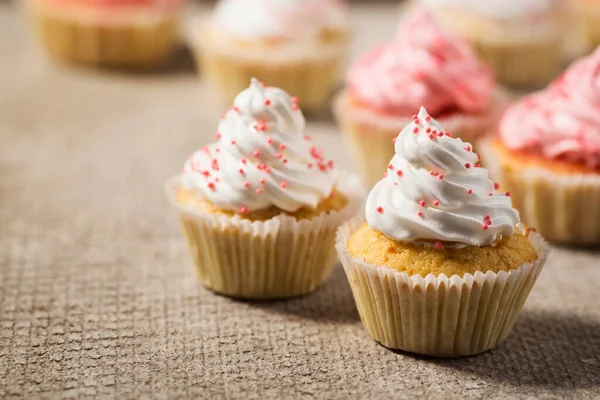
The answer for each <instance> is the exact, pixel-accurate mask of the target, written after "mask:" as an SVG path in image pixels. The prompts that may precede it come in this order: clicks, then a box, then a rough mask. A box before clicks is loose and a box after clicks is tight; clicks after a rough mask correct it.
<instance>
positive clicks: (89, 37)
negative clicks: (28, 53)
mask: <svg viewBox="0 0 600 400" xmlns="http://www.w3.org/2000/svg"><path fill="white" fill-rule="evenodd" d="M26 5H27V10H28V11H29V12H30V14H31V15H32V16H33V22H34V24H35V27H36V30H37V32H38V34H39V36H40V39H41V42H42V44H43V45H44V47H45V48H46V50H47V52H48V54H49V55H50V56H52V57H53V58H55V59H57V60H59V61H63V62H72V63H81V64H91V65H101V66H113V67H136V68H147V67H154V66H157V65H159V64H161V63H162V62H163V61H164V60H165V58H166V57H167V56H168V55H169V52H170V51H171V50H172V49H173V48H174V47H175V45H176V43H177V40H178V33H179V32H178V20H179V14H180V11H181V8H182V1H181V0H108V1H95V0H27V1H26Z"/></svg>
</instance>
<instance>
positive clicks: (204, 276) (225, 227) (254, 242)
mask: <svg viewBox="0 0 600 400" xmlns="http://www.w3.org/2000/svg"><path fill="white" fill-rule="evenodd" d="M336 187H337V189H338V190H340V191H341V192H342V193H344V194H345V195H347V196H348V198H349V203H348V204H347V206H346V207H345V208H344V209H343V210H340V211H339V212H329V213H323V214H322V215H321V216H318V217H316V218H313V219H311V220H300V221H298V220H296V219H295V218H293V217H288V216H285V215H282V216H277V217H275V218H272V219H269V220H267V221H264V222H262V221H254V222H252V221H249V220H244V219H240V218H239V217H238V216H235V217H227V216H224V215H221V216H216V215H212V214H205V213H200V212H198V211H197V210H195V209H194V208H192V207H188V206H184V205H182V204H181V203H179V202H177V200H176V194H177V192H178V189H179V188H180V186H179V177H175V178H173V179H171V180H170V181H169V182H168V183H167V187H166V189H167V196H168V198H169V200H170V202H171V204H172V205H173V206H175V208H176V209H177V211H178V213H179V217H180V220H181V223H182V226H183V233H184V235H185V237H186V238H187V242H188V245H189V248H190V251H191V253H192V257H193V259H194V263H195V266H196V271H197V274H198V277H199V279H200V281H201V282H202V283H203V284H204V285H205V286H206V287H208V288H209V289H211V290H213V291H215V292H218V293H221V294H224V295H228V296H232V297H238V298H245V299H275V298H286V297H293V296H298V295H304V294H308V293H310V292H312V291H314V290H315V289H316V288H317V287H318V286H319V285H321V284H322V283H323V282H325V280H327V278H328V277H329V276H330V275H331V272H332V271H333V267H334V265H335V261H336V256H335V249H334V243H335V232H336V229H337V228H338V227H339V226H340V225H341V224H343V223H344V222H345V221H347V220H349V219H350V218H352V217H353V216H354V215H355V214H356V213H357V212H358V209H359V207H360V205H361V204H362V197H363V189H362V187H361V186H360V183H359V180H358V177H356V176H352V175H343V176H341V177H340V180H339V182H338V184H337V186H336Z"/></svg>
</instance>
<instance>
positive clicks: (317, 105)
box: [192, 0, 349, 111]
mask: <svg viewBox="0 0 600 400" xmlns="http://www.w3.org/2000/svg"><path fill="white" fill-rule="evenodd" d="M346 20H347V15H346V7H345V3H344V2H343V1H340V0H221V1H220V2H219V3H218V5H217V6H216V9H215V10H214V12H213V14H212V16H211V17H210V19H209V20H208V21H206V22H205V23H204V24H202V25H203V26H201V27H199V29H198V31H196V32H194V33H193V39H192V41H193V47H195V49H196V54H197V57H196V58H197V63H198V66H199V68H201V69H202V72H203V73H204V74H205V75H206V77H207V79H208V80H209V81H211V82H212V84H213V86H214V87H215V88H216V89H217V91H218V92H219V93H220V95H221V97H222V99H223V100H224V101H225V102H227V103H228V104H229V102H231V101H232V100H233V98H234V97H235V96H236V95H237V94H238V93H239V92H240V91H241V90H243V89H244V88H245V87H246V85H247V82H248V80H249V79H250V78H251V77H253V76H256V77H257V78H258V79H260V80H262V81H264V82H265V83H266V84H268V85H272V86H277V87H280V88H282V89H283V90H286V91H287V92H289V93H295V94H297V95H298V96H299V97H300V98H301V99H302V108H303V110H305V111H318V110H320V109H322V108H325V107H326V105H327V101H328V99H329V95H330V92H331V89H332V87H333V85H334V84H335V83H336V81H337V79H338V75H339V69H340V66H341V62H342V61H343V57H344V53H345V50H346V45H347V41H348V35H349V28H348V25H347V21H346Z"/></svg>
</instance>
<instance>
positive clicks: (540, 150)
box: [481, 49, 600, 245]
mask: <svg viewBox="0 0 600 400" xmlns="http://www.w3.org/2000/svg"><path fill="white" fill-rule="evenodd" d="M599 82H600V49H598V50H596V51H595V52H594V53H593V54H591V55H589V56H588V57H586V58H583V59H581V60H579V61H577V62H575V63H573V64H572V65H571V66H570V67H569V68H568V69H567V70H566V71H565V72H564V73H563V75H562V76H561V77H559V78H558V79H557V80H556V81H555V82H554V83H552V84H551V85H550V86H549V87H548V88H547V89H545V90H543V91H540V92H537V93H534V94H531V95H529V96H527V97H525V98H524V99H523V100H522V101H520V102H518V103H517V104H515V105H514V106H512V107H511V108H510V109H509V110H507V112H506V114H505V115H504V117H503V118H502V121H501V122H500V125H499V135H498V137H497V138H496V139H493V140H486V141H485V142H484V143H482V145H481V150H482V153H481V154H482V156H483V159H484V162H485V163H486V165H487V166H488V167H489V168H490V172H491V173H492V174H493V175H495V177H496V178H497V179H498V180H499V181H500V184H501V186H502V188H503V190H507V191H509V192H510V194H511V196H512V198H513V202H514V204H515V207H516V208H518V209H519V211H520V212H521V216H522V218H523V221H524V222H525V223H527V224H531V225H532V226H535V227H536V228H537V229H538V230H539V231H540V233H541V234H542V235H544V236H545V237H546V238H547V239H548V240H552V241H556V242H563V243H574V244H589V245H592V244H600V207H598V205H600V84H599Z"/></svg>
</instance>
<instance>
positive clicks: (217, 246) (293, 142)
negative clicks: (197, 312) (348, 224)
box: [167, 79, 362, 299]
mask: <svg viewBox="0 0 600 400" xmlns="http://www.w3.org/2000/svg"><path fill="white" fill-rule="evenodd" d="M304 124H305V121H304V117H303V116H302V112H301V111H300V109H299V108H298V105H297V100H296V98H291V97H290V96H288V94H287V93H286V92H284V91H283V90H281V89H278V88H275V87H264V86H262V84H260V83H259V82H258V81H257V80H256V79H253V80H252V83H251V84H250V88H248V89H246V90H244V91H243V92H241V93H240V94H239V95H238V96H237V97H236V99H235V101H234V105H233V107H231V108H230V109H229V110H228V111H227V112H226V113H225V114H224V115H223V117H222V119H221V122H220V123H219V128H218V133H217V142H215V143H213V144H210V145H208V146H206V147H203V148H201V149H200V150H198V151H196V152H195V153H194V154H192V156H191V157H190V158H189V159H188V160H187V162H186V163H185V165H184V167H183V170H182V172H181V173H180V174H179V175H177V176H175V177H174V178H172V179H171V180H169V182H168V183H167V195H168V198H169V200H170V201H171V203H172V204H173V205H174V206H175V208H176V209H177V211H178V213H179V217H180V219H181V223H182V226H183V232H184V235H185V236H186V238H187V241H188V244H189V248H190V250H191V252H192V256H193V258H194V261H195V264H196V270H197V272H198V277H199V278H200V281H201V282H202V283H203V284H204V285H205V286H206V287H208V288H209V289H211V290H213V291H215V292H218V293H222V294H225V295H228V296H233V297H240V298H248V299H272V298H284V297H291V296H298V295H303V294H307V293H310V292H312V291H313V290H315V289H316V288H317V287H318V286H319V285H320V284H322V283H323V282H324V281H325V280H326V279H327V277H328V276H329V275H330V274H331V271H332V268H333V266H334V264H335V261H336V257H335V249H334V241H335V232H336V229H337V228H338V227H339V226H340V225H341V224H342V223H344V222H345V221H347V220H348V219H350V218H351V217H353V216H354V215H355V214H356V212H357V211H358V208H359V207H360V204H361V197H362V189H361V187H360V184H359V183H358V181H359V180H358V177H353V176H351V175H348V174H346V173H344V172H338V171H337V169H336V168H335V167H334V164H333V162H332V161H331V160H327V159H325V158H324V155H323V152H322V151H321V150H319V149H318V148H317V147H315V146H314V145H313V144H312V143H311V138H310V137H308V136H306V135H303V131H304Z"/></svg>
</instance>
